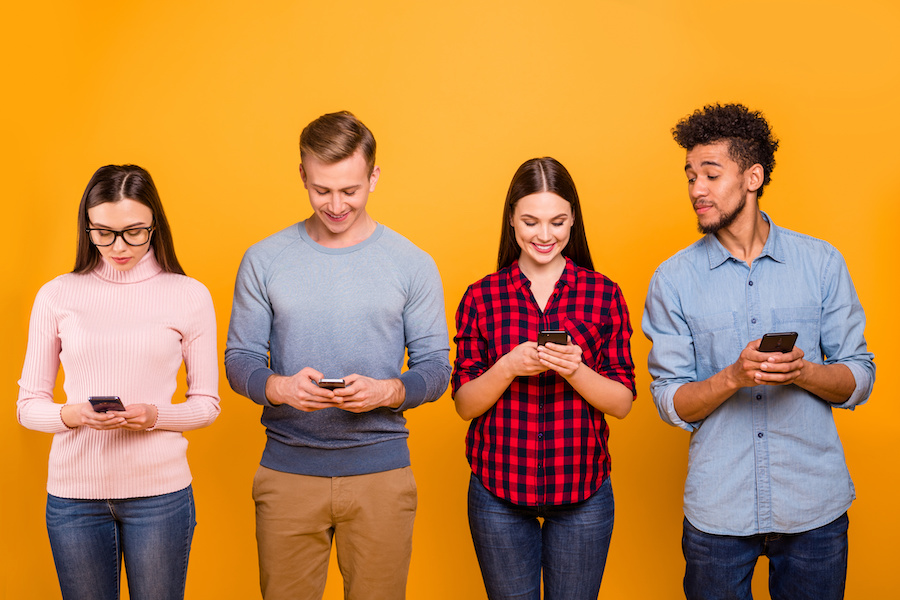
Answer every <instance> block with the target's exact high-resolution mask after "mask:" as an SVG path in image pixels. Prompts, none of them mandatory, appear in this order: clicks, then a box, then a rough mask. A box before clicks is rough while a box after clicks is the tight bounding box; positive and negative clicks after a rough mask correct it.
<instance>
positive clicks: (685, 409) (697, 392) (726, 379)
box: [673, 366, 740, 423]
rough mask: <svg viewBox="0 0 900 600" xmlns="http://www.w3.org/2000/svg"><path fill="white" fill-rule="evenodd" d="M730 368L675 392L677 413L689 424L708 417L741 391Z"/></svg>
mask: <svg viewBox="0 0 900 600" xmlns="http://www.w3.org/2000/svg"><path fill="white" fill-rule="evenodd" d="M731 368H732V367H731V366H730V367H728V368H726V369H723V370H722V371H719V372H718V373H716V374H715V375H713V376H712V377H710V378H709V379H704V380H703V381H692V382H689V383H685V384H684V385H682V386H681V387H679V388H678V390H677V391H676V392H675V397H674V398H673V401H674V404H675V412H677V413H678V416H679V417H680V418H681V419H683V420H684V421H686V422H688V423H693V422H695V421H700V420H701V419H705V418H706V417H708V416H709V415H710V414H711V413H712V412H713V411H714V410H716V409H717V408H719V406H721V404H722V403H723V402H725V401H726V400H728V399H729V398H730V397H731V396H733V395H734V393H735V392H737V391H738V390H739V389H740V385H738V383H737V381H736V380H735V379H734V378H733V377H731V375H730V373H729V370H730V369H731Z"/></svg>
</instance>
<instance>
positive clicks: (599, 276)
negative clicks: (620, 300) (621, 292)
mask: <svg viewBox="0 0 900 600" xmlns="http://www.w3.org/2000/svg"><path fill="white" fill-rule="evenodd" d="M574 268H575V271H574V273H575V279H576V281H577V282H578V285H579V287H580V286H588V287H593V288H608V289H610V290H616V291H618V289H619V284H617V283H616V282H615V281H613V280H612V279H610V278H609V277H607V276H606V275H604V274H603V273H600V272H599V271H592V270H591V269H586V268H584V267H579V266H578V265H574Z"/></svg>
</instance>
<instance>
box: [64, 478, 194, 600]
mask: <svg viewBox="0 0 900 600" xmlns="http://www.w3.org/2000/svg"><path fill="white" fill-rule="evenodd" d="M195 525H196V520H195V511H194V495H193V490H192V488H191V487H190V486H188V487H186V488H185V489H183V490H180V491H177V492H172V493H170V494H162V495H160V496H150V497H147V498H125V499H119V500H77V499H69V498H58V497H56V496H52V495H49V494H48V495H47V531H48V533H49V534H50V548H51V550H52V551H53V561H54V562H55V563H56V572H57V575H58V576H59V585H60V589H61V590H62V596H63V599H64V600H118V598H119V587H120V583H121V575H122V572H121V571H122V559H123V556H124V562H125V571H126V573H127V574H128V593H129V596H130V598H131V599H132V600H180V599H182V598H184V587H185V582H186V579H187V566H188V555H189V554H190V551H191V539H192V538H193V534H194V526H195Z"/></svg>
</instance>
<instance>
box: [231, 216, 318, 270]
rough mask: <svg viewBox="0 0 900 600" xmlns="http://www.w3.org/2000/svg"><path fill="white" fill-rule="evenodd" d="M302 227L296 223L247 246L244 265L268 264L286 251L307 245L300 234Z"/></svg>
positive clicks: (243, 260)
mask: <svg viewBox="0 0 900 600" xmlns="http://www.w3.org/2000/svg"><path fill="white" fill-rule="evenodd" d="M300 227H302V224H301V223H294V224H293V225H291V226H289V227H285V228H284V229H282V230H281V231H278V232H277V233H273V234H272V235H270V236H268V237H266V238H263V239H262V240H260V241H258V242H256V243H255V244H253V245H252V246H250V247H249V248H247V251H246V252H245V253H244V257H243V259H242V261H241V263H242V265H243V264H253V265H254V266H266V265H269V264H271V263H272V262H274V261H275V260H276V259H277V258H279V257H280V256H282V255H283V254H284V253H285V252H286V251H289V250H292V249H298V248H303V247H305V244H304V243H303V239H302V237H301V236H300V231H299V228H300Z"/></svg>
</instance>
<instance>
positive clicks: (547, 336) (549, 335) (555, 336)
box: [537, 330, 569, 346]
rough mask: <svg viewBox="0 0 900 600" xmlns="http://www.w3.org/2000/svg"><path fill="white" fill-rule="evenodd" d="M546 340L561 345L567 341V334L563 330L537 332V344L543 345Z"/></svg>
mask: <svg viewBox="0 0 900 600" xmlns="http://www.w3.org/2000/svg"><path fill="white" fill-rule="evenodd" d="M547 342H552V343H554V344H560V345H561V346H565V345H566V344H568V343H569V336H567V335H566V332H565V331H558V330H556V331H541V332H540V333H538V340H537V343H538V346H543V345H544V344H546V343H547Z"/></svg>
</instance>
